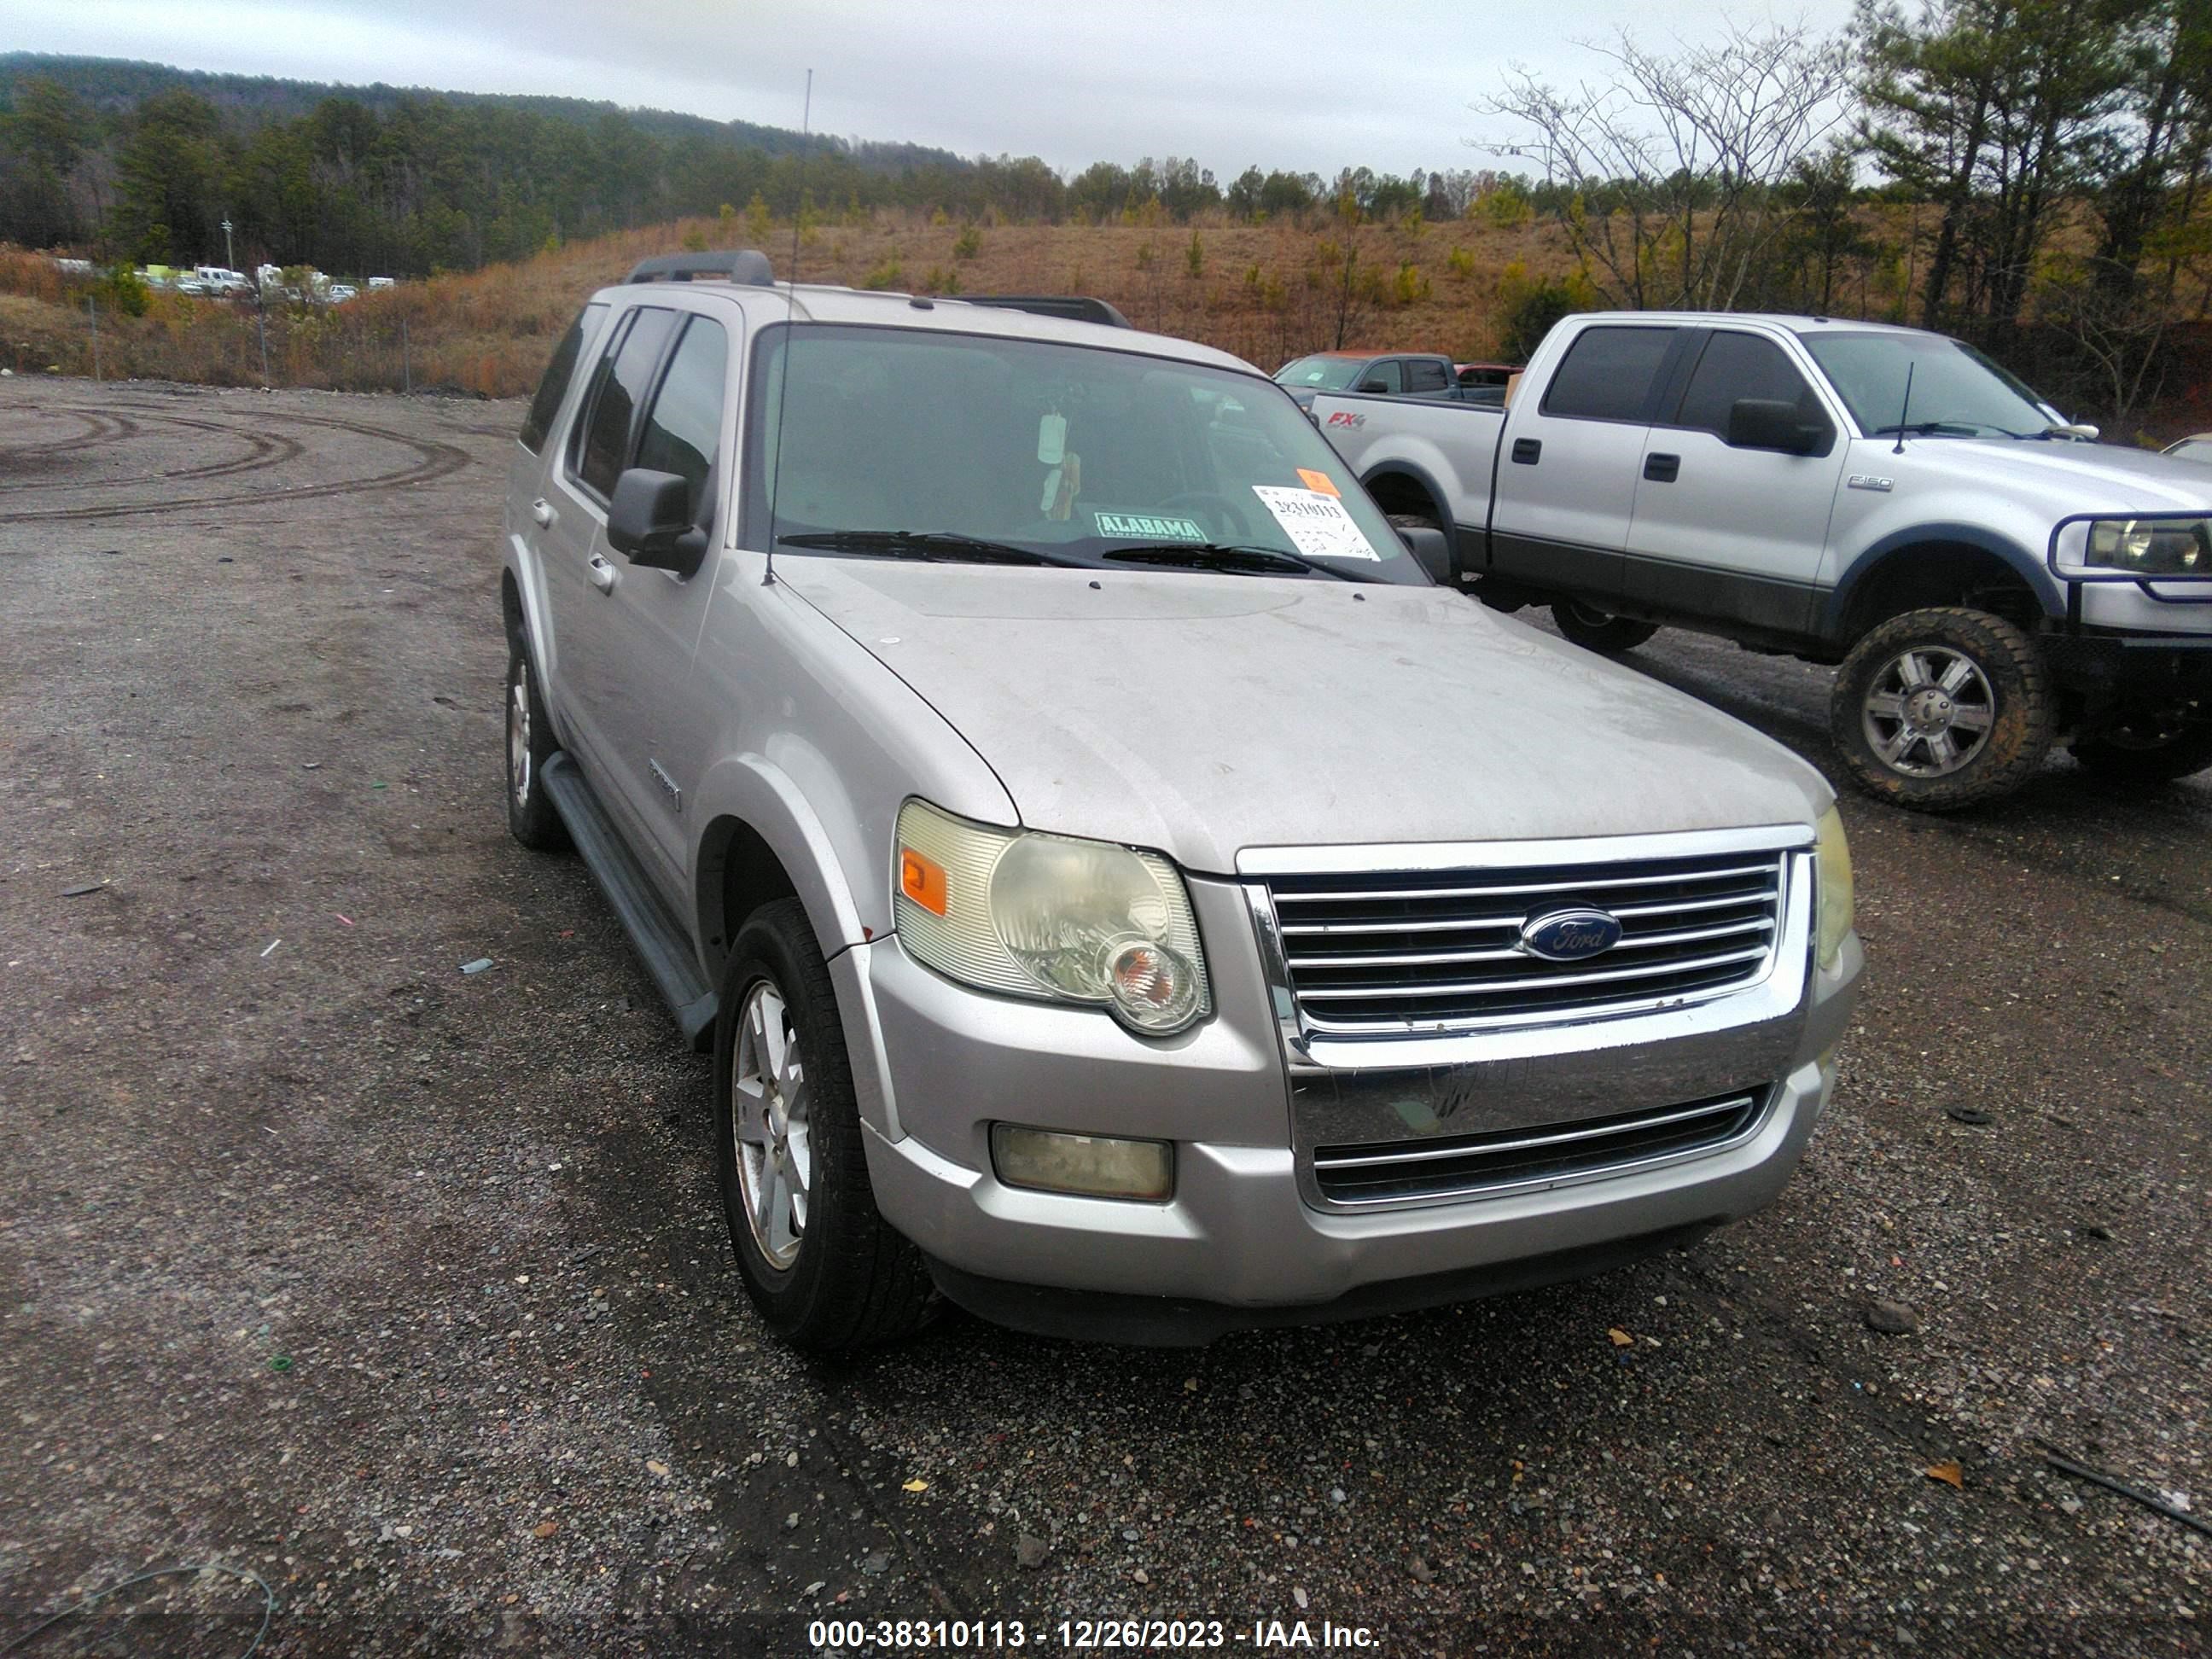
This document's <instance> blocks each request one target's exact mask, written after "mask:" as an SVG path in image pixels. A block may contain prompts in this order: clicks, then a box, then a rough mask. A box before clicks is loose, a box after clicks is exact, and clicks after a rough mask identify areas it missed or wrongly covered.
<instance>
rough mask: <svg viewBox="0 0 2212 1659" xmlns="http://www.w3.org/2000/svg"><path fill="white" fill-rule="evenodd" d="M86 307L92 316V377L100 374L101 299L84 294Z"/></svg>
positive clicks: (97, 377)
mask: <svg viewBox="0 0 2212 1659" xmlns="http://www.w3.org/2000/svg"><path fill="white" fill-rule="evenodd" d="M84 308H85V310H86V311H87V312H88V313H90V314H91V317H92V378H93V379H94V380H98V379H100V301H98V300H95V299H94V298H93V296H92V295H89V294H88V295H85V296H84Z"/></svg>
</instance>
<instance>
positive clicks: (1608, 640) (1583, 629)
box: [1552, 599, 1659, 657]
mask: <svg viewBox="0 0 2212 1659" xmlns="http://www.w3.org/2000/svg"><path fill="white" fill-rule="evenodd" d="M1552 620H1553V622H1555V623H1558V624H1559V632H1561V633H1562V634H1564V635H1566V636H1567V637H1568V638H1569V639H1570V640H1572V641H1574V642H1575V643H1576V644H1577V645H1579V646H1580V647H1582V648H1583V650H1585V651H1595V652H1599V653H1602V654H1604V655H1606V656H1608V657H1617V656H1619V655H1620V653H1622V652H1624V651H1633V650H1635V649H1636V647H1638V646H1639V645H1641V644H1643V643H1644V641H1646V640H1648V639H1650V637H1651V636H1652V635H1654V634H1656V633H1657V632H1658V631H1659V629H1658V626H1657V624H1656V623H1646V622H1638V621H1637V620H1636V619H1635V618H1634V617H1616V616H1614V615H1613V612H1611V611H1601V610H1599V609H1598V608H1597V607H1596V606H1595V605H1586V604H1584V603H1583V601H1582V600H1580V599H1559V600H1556V601H1554V602H1553V605H1552Z"/></svg>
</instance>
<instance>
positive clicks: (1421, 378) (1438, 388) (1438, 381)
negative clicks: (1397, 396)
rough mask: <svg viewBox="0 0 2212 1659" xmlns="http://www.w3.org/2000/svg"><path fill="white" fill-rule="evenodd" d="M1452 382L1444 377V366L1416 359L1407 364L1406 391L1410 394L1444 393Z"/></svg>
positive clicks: (1419, 358)
mask: <svg viewBox="0 0 2212 1659" xmlns="http://www.w3.org/2000/svg"><path fill="white" fill-rule="evenodd" d="M1449 386H1450V382H1449V380H1446V379H1445V377H1444V366H1443V364H1442V363H1438V362H1429V361H1428V360H1426V359H1425V358H1421V357H1415V358H1412V359H1410V360H1409V361H1408V362H1407V364H1406V390H1407V391H1408V392H1443V391H1447V390H1449Z"/></svg>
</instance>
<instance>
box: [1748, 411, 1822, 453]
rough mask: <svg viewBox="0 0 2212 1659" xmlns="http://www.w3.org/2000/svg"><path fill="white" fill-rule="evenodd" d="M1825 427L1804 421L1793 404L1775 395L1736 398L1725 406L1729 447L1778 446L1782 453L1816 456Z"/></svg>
mask: <svg viewBox="0 0 2212 1659" xmlns="http://www.w3.org/2000/svg"><path fill="white" fill-rule="evenodd" d="M1827 438H1828V434H1827V429H1826V428H1825V427H1822V426H1819V425H1816V424H1814V423H1813V422H1808V421H1807V420H1806V419H1805V418H1804V417H1803V416H1802V415H1800V414H1799V412H1798V409H1797V405H1796V404H1794V403H1788V402H1785V401H1784V400H1783V399H1782V398H1737V399H1736V400H1735V402H1734V403H1733V404H1729V423H1728V438H1727V443H1728V447H1729V448H1730V449H1778V450H1780V451H1781V452H1782V453H1784V454H1785V455H1816V454H1818V453H1820V451H1821V450H1822V449H1824V448H1826V446H1827Z"/></svg>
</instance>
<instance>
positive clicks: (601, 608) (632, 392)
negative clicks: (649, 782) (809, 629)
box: [541, 306, 682, 843]
mask: <svg viewBox="0 0 2212 1659" xmlns="http://www.w3.org/2000/svg"><path fill="white" fill-rule="evenodd" d="M681 320H682V313H678V312H675V311H671V310H669V309H667V308H665V307H659V306H636V307H632V308H631V309H629V311H627V312H625V313H622V314H621V315H619V316H618V317H617V319H616V320H615V325H614V327H613V328H612V329H611V331H608V333H607V343H606V346H605V349H604V350H603V351H602V352H601V353H600V354H599V362H597V364H596V365H595V366H594V367H593V369H592V378H591V380H590V382H589V383H588V384H587V385H586V386H585V388H584V397H583V401H582V403H581V404H580V406H579V407H578V410H577V412H576V419H575V422H574V427H573V428H572V429H571V431H570V433H569V435H568V442H567V443H566V444H565V445H563V447H562V452H561V453H560V454H559V455H558V456H557V457H556V458H555V459H554V460H553V462H552V464H551V465H550V466H548V467H547V468H546V477H545V494H544V501H545V503H546V505H547V507H549V508H550V514H551V517H550V522H549V523H547V524H546V525H545V526H544V539H543V541H542V543H541V546H542V548H543V550H544V571H545V592H546V599H547V602H548V605H549V607H550V610H551V612H552V618H553V636H554V641H555V647H554V648H555V653H556V660H557V661H558V662H559V664H560V678H559V685H560V691H561V700H562V701H561V708H560V713H559V716H558V719H559V723H560V726H561V731H562V741H563V742H564V743H565V744H568V745H570V746H571V747H572V748H573V749H574V750H575V758H576V759H577V761H578V762H579V763H581V765H582V766H583V769H584V772H585V775H586V776H587V777H588V778H589V779H590V780H591V781H592V784H593V785H594V786H595V787H597V788H598V790H599V797H600V800H601V803H602V804H603V805H605V806H606V808H607V809H608V811H610V812H611V813H612V814H613V815H614V816H615V817H616V818H617V821H618V822H620V823H623V827H624V829H626V830H628V831H629V832H631V833H630V834H629V837H628V838H629V840H630V841H631V842H633V843H637V842H641V839H642V834H643V824H642V823H641V821H640V820H639V819H638V818H637V817H636V816H635V809H634V808H633V807H632V806H631V805H630V803H629V800H628V799H627V796H628V793H629V790H628V787H627V786H626V785H625V783H624V781H623V775H622V767H621V764H620V762H619V759H618V757H621V756H622V755H623V754H624V753H625V752H626V750H628V749H629V747H630V746H631V745H630V744H629V743H628V740H627V738H626V737H625V735H624V734H625V730H626V728H629V727H630V726H634V725H635V722H636V720H638V718H639V706H638V696H639V691H638V686H637V684H636V682H635V679H634V678H632V677H631V674H630V671H629V670H630V665H629V664H628V663H626V662H625V661H623V658H622V655H621V653H620V652H619V650H618V648H617V643H616V635H617V629H616V628H615V627H614V625H613V623H614V593H615V588H616V585H617V581H618V580H619V578H620V575H621V574H622V573H621V571H620V569H619V568H618V567H617V563H616V560H617V558H618V557H619V555H617V554H615V553H614V552H613V551H612V550H611V549H610V548H609V547H608V546H607V501H608V498H609V497H610V496H611V495H613V494H614V487H615V479H616V478H617V477H619V476H620V475H621V472H622V470H623V466H624V465H626V463H627V459H628V457H629V454H630V453H631V448H632V446H633V444H634V443H635V435H636V430H637V424H638V410H639V408H640V406H641V404H643V403H644V401H645V399H646V397H647V393H648V392H649V390H650V388H651V387H652V386H653V380H654V377H655V375H656V374H657V372H658V370H659V366H660V361H661V357H662V354H663V353H664V351H665V349H666V348H667V345H668V343H669V340H670V338H671V337H672V336H673V335H674V333H675V331H676V325H677V324H678V322H680V321H681Z"/></svg>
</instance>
